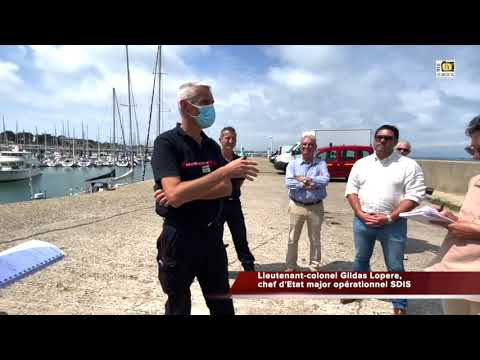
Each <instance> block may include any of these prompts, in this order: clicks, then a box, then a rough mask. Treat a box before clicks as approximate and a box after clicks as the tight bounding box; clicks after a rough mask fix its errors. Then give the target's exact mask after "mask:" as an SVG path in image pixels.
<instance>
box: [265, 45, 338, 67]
mask: <svg viewBox="0 0 480 360" xmlns="http://www.w3.org/2000/svg"><path fill="white" fill-rule="evenodd" d="M266 54H268V55H269V56H271V57H272V58H275V59H278V60H280V61H282V62H283V63H285V64H287V65H291V66H295V67H300V68H304V69H307V70H313V71H323V70H325V67H326V66H327V65H331V64H333V63H338V62H340V61H341V60H342V59H343V48H342V47H341V46H331V45H293V46H292V45H281V46H274V47H272V48H267V49H266Z"/></svg>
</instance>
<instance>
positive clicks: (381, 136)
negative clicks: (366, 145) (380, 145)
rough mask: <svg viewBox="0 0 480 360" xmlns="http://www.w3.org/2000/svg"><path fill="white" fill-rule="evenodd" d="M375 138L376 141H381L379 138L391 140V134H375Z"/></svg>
mask: <svg viewBox="0 0 480 360" xmlns="http://www.w3.org/2000/svg"><path fill="white" fill-rule="evenodd" d="M375 140H377V141H381V140H385V141H391V140H393V136H385V135H375Z"/></svg>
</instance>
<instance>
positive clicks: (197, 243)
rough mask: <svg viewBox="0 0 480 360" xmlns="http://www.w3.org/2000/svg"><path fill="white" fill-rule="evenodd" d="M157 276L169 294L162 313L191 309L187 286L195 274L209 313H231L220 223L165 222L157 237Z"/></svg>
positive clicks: (173, 313) (175, 313)
mask: <svg viewBox="0 0 480 360" xmlns="http://www.w3.org/2000/svg"><path fill="white" fill-rule="evenodd" d="M157 249H158V254H157V262H158V270H159V271H158V278H159V280H160V284H161V285H162V289H163V292H164V293H165V294H167V295H168V300H167V303H166V304H165V315H189V314H190V313H191V305H192V304H191V293H190V286H191V285H192V282H193V280H194V279H195V277H197V279H198V282H199V284H200V287H201V289H202V293H203V296H204V298H205V301H206V303H207V306H208V308H209V310H210V314H212V315H234V314H235V312H234V308H233V301H232V300H231V299H230V297H229V293H230V284H229V282H228V261H227V253H226V251H225V247H224V246H223V241H222V232H221V227H220V226H219V225H218V224H214V225H211V226H210V227H206V226H205V227H193V226H189V227H187V226H182V227H179V226H172V225H167V224H164V226H163V231H162V233H161V234H160V237H159V238H158V240H157Z"/></svg>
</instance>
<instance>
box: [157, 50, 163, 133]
mask: <svg viewBox="0 0 480 360" xmlns="http://www.w3.org/2000/svg"><path fill="white" fill-rule="evenodd" d="M161 133H162V45H158V125H157V136H158V135H160V134H161Z"/></svg>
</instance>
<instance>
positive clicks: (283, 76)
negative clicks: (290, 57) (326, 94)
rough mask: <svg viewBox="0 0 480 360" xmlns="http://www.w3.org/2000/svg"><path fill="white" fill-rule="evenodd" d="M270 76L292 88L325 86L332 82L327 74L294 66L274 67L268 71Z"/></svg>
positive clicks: (278, 82)
mask: <svg viewBox="0 0 480 360" xmlns="http://www.w3.org/2000/svg"><path fill="white" fill-rule="evenodd" d="M268 76H269V78H270V79H271V80H272V81H274V82H276V83H277V84H280V85H284V86H287V87H288V88H291V89H304V88H311V87H313V86H323V85H326V84H328V83H329V82H330V79H329V78H328V77H326V76H321V75H318V74H315V73H312V72H310V71H306V70H302V69H294V68H278V67H273V68H271V69H270V70H269V72H268Z"/></svg>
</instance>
